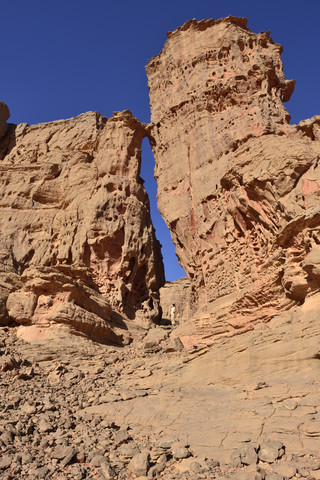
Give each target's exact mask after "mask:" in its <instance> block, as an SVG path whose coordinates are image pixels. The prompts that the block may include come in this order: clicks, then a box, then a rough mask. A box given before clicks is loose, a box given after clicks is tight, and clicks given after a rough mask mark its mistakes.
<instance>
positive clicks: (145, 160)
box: [140, 138, 186, 282]
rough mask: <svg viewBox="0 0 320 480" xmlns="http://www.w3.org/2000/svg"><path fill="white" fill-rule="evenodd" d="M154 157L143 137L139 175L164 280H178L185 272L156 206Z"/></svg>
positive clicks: (147, 141)
mask: <svg viewBox="0 0 320 480" xmlns="http://www.w3.org/2000/svg"><path fill="white" fill-rule="evenodd" d="M154 165H155V162H154V157H153V153H152V150H151V147H150V143H149V140H148V139H147V138H144V140H143V143H142V158H141V172H140V175H141V177H142V178H143V179H144V180H145V183H144V187H145V189H146V191H147V193H148V196H149V200H150V210H151V218H152V223H153V226H154V228H155V230H156V237H157V239H158V240H159V242H160V243H161V245H162V256H163V263H164V270H165V277H166V281H170V282H172V281H174V280H178V279H179V278H181V277H185V276H186V273H185V271H184V270H183V268H182V267H181V266H180V265H179V262H178V259H177V256H176V254H175V248H174V244H173V242H172V239H171V235H170V231H169V229H168V227H167V225H166V223H165V221H164V220H163V218H162V216H161V214H160V212H159V210H158V206H157V198H156V195H157V182H156V180H155V178H154V176H153V175H154Z"/></svg>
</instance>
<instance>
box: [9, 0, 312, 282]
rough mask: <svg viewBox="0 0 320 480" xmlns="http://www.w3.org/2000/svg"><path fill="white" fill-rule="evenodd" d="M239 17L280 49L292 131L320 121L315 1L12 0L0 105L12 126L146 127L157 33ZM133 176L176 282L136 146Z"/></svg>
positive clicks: (146, 157)
mask: <svg viewBox="0 0 320 480" xmlns="http://www.w3.org/2000/svg"><path fill="white" fill-rule="evenodd" d="M229 14H230V15H235V16H244V17H247V18H248V27H249V28H250V29H251V30H252V31H254V32H257V33H258V32H260V31H266V30H271V36H272V38H273V39H274V40H275V41H276V42H278V43H281V44H282V45H283V47H284V53H283V54H282V60H283V63H284V71H285V74H286V78H288V79H290V78H294V79H296V81H297V83H296V88H295V92H294V93H293V96H292V99H291V100H290V102H289V103H287V104H286V108H287V109H288V111H289V113H290V114H291V116H292V123H297V122H299V121H300V120H302V119H305V118H309V117H312V116H313V115H316V114H320V94H319V78H320V62H319V46H320V45H319V44H320V40H319V18H320V1H319V0H309V1H308V0H305V1H304V2H301V0H300V1H297V0H291V1H290V0H277V1H275V0H269V1H268V2H265V1H261V0H254V1H253V0H243V1H241V0H224V1H223V2H222V1H221V0H219V1H216V0H211V1H209V0H192V1H191V0H161V1H158V2H154V1H152V0H149V1H146V0H135V1H132V0H122V1H121V0H118V1H109V0H90V1H89V0H87V1H83V0H64V1H61V0H54V1H50V2H49V1H46V0H41V1H40V0H29V1H28V2H26V1H25V0H23V1H22V0H15V1H7V2H5V1H3V2H1V20H2V21H1V29H0V44H1V75H0V86H1V89H0V100H2V101H4V102H5V103H7V105H8V106H9V108H10V111H11V118H10V121H11V122H12V123H21V122H27V123H29V124H32V123H39V122H46V121H51V120H57V119H61V118H68V117H73V116H75V115H78V114H80V113H83V112H86V111H89V110H96V111H98V112H99V113H101V114H102V115H105V116H111V115H112V112H113V111H119V110H124V109H130V110H131V111H132V112H133V114H134V115H135V116H137V117H138V118H139V119H140V120H141V121H144V122H148V121H149V118H150V111H149V99H148V88H147V78H146V74H145V70H144V66H145V65H146V64H147V62H148V59H150V58H151V57H152V56H153V55H156V54H158V53H159V52H160V50H161V49H162V47H163V45H164V42H165V41H166V32H167V31H169V30H174V29H175V28H176V27H178V26H179V25H182V24H183V23H184V22H185V21H187V20H189V19H191V18H196V19H197V20H201V19H202V18H215V19H218V18H221V17H224V16H227V15H229ZM142 156H143V158H142V162H143V164H142V173H141V176H142V177H143V178H144V179H145V181H146V182H145V186H146V188H147V191H148V193H149V195H150V201H151V209H152V216H153V222H154V225H155V228H156V233H157V237H158V239H159V240H160V242H161V243H162V245H163V250H162V251H163V256H164V261H165V270H166V277H167V279H168V280H174V279H176V278H179V277H181V276H183V275H184V271H183V270H182V269H181V267H179V265H178V262H177V259H176V257H175V254H174V248H173V245H172V242H171V239H170V234H169V232H168V230H167V228H166V227H165V224H164V222H163V220H162V218H161V217H160V215H159V213H158V212H157V208H156V200H155V195H156V184H155V181H154V179H153V168H154V160H153V157H152V154H151V151H150V147H149V146H148V144H147V141H146V140H145V142H144V144H143V154H142Z"/></svg>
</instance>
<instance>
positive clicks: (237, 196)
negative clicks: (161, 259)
mask: <svg viewBox="0 0 320 480" xmlns="http://www.w3.org/2000/svg"><path fill="white" fill-rule="evenodd" d="M168 37H169V38H168V40H167V42H166V44H165V46H164V49H163V50H162V52H161V53H160V54H159V55H158V56H156V57H154V58H153V59H152V60H151V61H150V62H149V64H148V66H147V68H146V69H147V74H148V79H149V89H150V104H151V112H152V118H151V119H152V124H151V125H150V130H149V135H150V141H151V143H152V147H153V151H154V155H155V158H156V172H155V175H156V178H157V181H158V200H159V209H160V212H161V213H162V215H163V217H164V219H165V220H166V222H167V225H168V226H169V228H170V230H171V233H172V236H173V240H174V243H175V245H176V252H177V255H178V258H179V260H180V263H181V265H182V266H183V268H184V269H185V271H186V272H187V274H188V276H189V278H190V279H191V282H192V297H193V298H192V308H193V312H191V316H192V318H193V322H192V324H190V325H189V327H188V328H189V330H190V328H193V332H194V333H196V334H200V335H220V334H234V333H238V332H240V331H245V330H247V329H250V328H252V325H253V324H254V323H255V322H257V321H269V320H270V319H271V318H272V317H273V316H274V315H276V314H277V313H279V312H281V311H283V310H286V309H288V308H290V307H292V306H294V305H295V304H299V303H303V302H304V300H305V298H306V296H308V295H311V294H313V293H315V292H317V291H318V290H319V287H320V275H319V265H320V263H319V262H320V253H319V252H320V236H319V233H320V210H319V205H320V203H319V195H320V167H319V155H320V117H313V118H312V119H311V120H306V121H303V122H301V123H300V124H299V125H293V126H291V125H289V123H288V122H289V120H290V116H289V114H288V112H287V111H286V109H285V108H284V106H283V103H282V102H286V101H288V100H289V99H290V95H291V93H292V92H293V88H294V81H293V80H289V81H288V80H285V78H284V74H283V70H282V63H281V59H280V54H281V51H282V47H281V46H280V45H278V44H276V43H275V42H273V40H272V39H271V38H270V36H269V32H268V33H259V34H255V33H252V32H251V31H250V30H249V29H248V28H247V27H246V19H244V18H235V17H228V18H225V19H221V20H218V21H214V20H203V21H200V22H197V21H196V20H191V21H189V22H187V23H186V24H185V25H183V26H182V27H180V28H178V29H176V30H175V31H174V32H172V33H171V32H170V33H169V34H168ZM180 333H181V334H182V331H181V332H180ZM189 333H190V331H189Z"/></svg>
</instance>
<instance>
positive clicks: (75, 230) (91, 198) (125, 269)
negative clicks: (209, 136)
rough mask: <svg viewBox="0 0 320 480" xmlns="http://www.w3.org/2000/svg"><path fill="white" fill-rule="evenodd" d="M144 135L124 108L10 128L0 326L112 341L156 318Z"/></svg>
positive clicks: (4, 143)
mask: <svg viewBox="0 0 320 480" xmlns="http://www.w3.org/2000/svg"><path fill="white" fill-rule="evenodd" d="M144 136H145V128H144V125H143V124H141V123H140V122H139V121H138V120H137V119H136V118H134V117H133V116H132V114H131V112H129V111H124V112H121V113H115V114H114V115H113V117H112V118H109V119H108V118H105V117H102V116H101V115H99V114H98V113H96V112H88V113H85V114H83V115H80V116H78V117H76V118H71V119H69V120H61V121H55V122H51V123H46V124H38V125H33V126H28V125H27V124H21V125H18V126H14V125H10V127H9V130H8V132H7V134H6V135H5V136H4V138H3V139H2V140H1V142H0V159H1V160H0V169H1V189H2V196H1V200H0V208H1V229H0V246H1V258H0V268H1V285H0V286H1V302H2V303H1V321H2V322H3V323H4V322H6V321H7V318H8V314H9V316H10V318H12V319H13V320H15V321H16V322H18V323H20V324H23V325H30V324H36V325H38V326H40V325H44V326H47V325H51V324H52V323H55V322H58V323H65V324H68V325H70V326H72V327H74V328H75V330H78V331H81V332H83V333H86V334H88V335H90V336H91V337H94V338H96V339H98V340H100V341H114V342H119V341H120V333H121V328H127V326H126V325H125V319H136V320H137V319H141V320H142V321H145V320H146V321H147V322H148V321H155V320H157V319H158V317H159V293H158V290H159V288H160V286H161V285H162V284H163V281H164V280H163V267H162V258H161V253H160V245H159V244H158V242H157V240H156V239H155V235H154V229H153V227H152V224H151V219H150V211H149V200H148V197H147V194H146V192H145V190H144V187H143V181H142V179H141V178H140V176H139V173H140V156H141V142H142V139H143V138H144ZM119 328H120V330H119V331H118V333H117V329H119Z"/></svg>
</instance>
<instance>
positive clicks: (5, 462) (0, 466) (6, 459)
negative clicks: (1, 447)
mask: <svg viewBox="0 0 320 480" xmlns="http://www.w3.org/2000/svg"><path fill="white" fill-rule="evenodd" d="M12 461H13V456H12V455H4V456H3V457H2V458H1V460H0V470H6V469H7V468H9V467H10V465H11V463H12Z"/></svg>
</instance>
